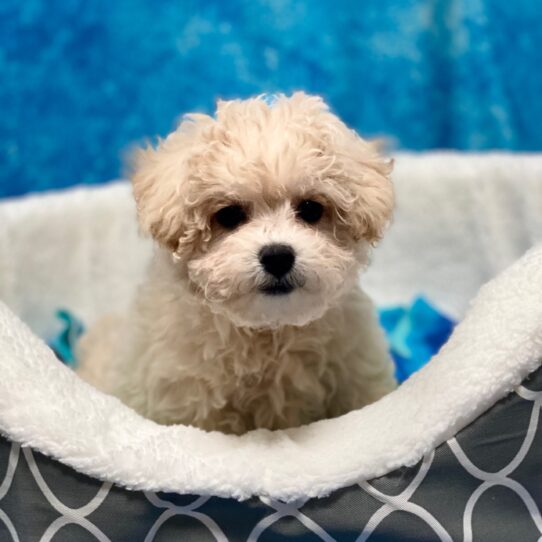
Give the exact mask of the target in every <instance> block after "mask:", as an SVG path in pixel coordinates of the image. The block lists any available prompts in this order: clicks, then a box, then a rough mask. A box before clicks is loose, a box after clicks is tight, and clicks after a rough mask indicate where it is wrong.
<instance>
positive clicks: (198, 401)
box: [79, 92, 395, 434]
mask: <svg viewBox="0 0 542 542" xmlns="http://www.w3.org/2000/svg"><path fill="white" fill-rule="evenodd" d="M390 170H391V163H390V161H387V160H384V159H383V158H382V157H381V156H379V154H378V152H377V149H376V147H375V146H374V145H372V144H371V143H368V142H367V141H364V140H363V139H362V138H360V137H359V136H358V135H357V134H356V133H355V132H353V131H352V130H350V129H348V128H347V127H346V126H345V125H344V124H343V123H342V122H341V121H340V120H339V119H338V118H337V117H336V116H334V115H333V114H332V113H330V111H329V110H328V108H327V106H326V105H325V104H324V102H323V101H322V100H321V99H320V98H318V97H314V96H307V95H306V94H304V93H300V92H298V93H295V94H293V95H292V96H291V97H286V96H282V95H281V96H278V97H276V98H275V101H274V103H271V104H270V103H269V101H268V100H266V99H264V98H255V99H249V100H244V101H240V100H234V101H221V102H219V103H218V108H217V112H216V116H215V117H210V116H207V115H201V114H193V115H188V116H187V117H186V118H185V119H184V120H183V122H182V123H181V124H180V126H179V127H178V129H177V130H176V131H174V132H173V133H172V134H170V135H169V136H168V137H167V138H166V139H165V140H163V141H161V142H160V143H159V145H158V146H157V148H147V149H145V150H141V151H140V152H139V153H138V155H137V156H136V160H135V168H134V173H133V176H132V183H133V191H134V195H135V199H136V202H137V210H138V217H139V222H140V226H141V228H142V230H143V231H144V232H147V233H149V234H150V235H152V237H153V238H154V240H155V241H156V249H155V255H154V258H153V260H152V262H151V264H150V269H149V271H148V276H147V279H146V281H145V283H144V284H143V285H142V286H141V287H140V288H139V291H138V293H137V296H136V298H135V300H134V303H133V307H132V309H131V311H130V312H129V314H126V315H125V316H123V317H114V318H109V319H106V320H103V321H102V322H101V323H99V324H98V325H97V326H96V327H95V328H94V329H92V330H91V331H90V332H89V333H88V335H87V336H86V337H85V338H84V340H83V342H82V344H81V351H80V353H81V358H82V362H81V367H80V369H79V374H80V375H81V376H82V377H83V378H85V379H86V380H88V381H89V382H91V383H93V384H94V385H96V386H97V387H99V388H101V389H103V390H104V391H106V392H109V393H112V394H114V395H116V396H118V397H119V398H120V399H121V400H122V401H123V402H125V403H126V404H127V405H129V406H131V407H133V408H134V409H135V410H136V411H137V412H139V413H140V414H142V415H143V416H146V417H148V418H150V419H152V420H155V421H156V422H159V423H163V424H175V423H183V424H191V425H194V426H197V427H200V428H203V429H206V430H219V431H223V432H227V433H237V434H240V433H244V432H246V431H248V430H251V429H255V428H269V429H280V428H287V427H293V426H299V425H302V424H306V423H309V422H312V421H315V420H319V419H322V418H329V417H334V416H338V415H340V414H343V413H345V412H348V411H350V410H353V409H358V408H360V407H363V406H364V405H367V404H369V403H372V402H373V401H375V400H377V399H379V398H380V397H382V396H383V395H384V394H386V393H388V392H390V391H391V390H392V389H393V388H394V387H395V381H394V377H393V366H392V363H391V361H390V358H389V356H388V354H387V348H386V343H385V340H384V337H383V333H382V331H381V329H380V328H379V325H378V323H377V319H376V316H375V310H374V307H373V305H372V303H371V301H370V300H369V299H368V297H367V296H366V295H365V294H364V293H363V291H362V290H361V289H360V287H359V281H358V274H359V271H360V270H361V269H363V268H364V267H365V266H366V265H367V262H368V255H369V251H370V248H371V245H373V244H374V243H375V242H376V241H377V240H378V239H379V238H380V237H381V235H382V233H383V231H384V229H385V227H386V225H387V224H388V222H389V220H390V217H391V214H392V209H393V200H394V198H393V190H392V185H391V182H390V179H389V174H390Z"/></svg>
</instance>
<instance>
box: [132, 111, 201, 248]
mask: <svg viewBox="0 0 542 542" xmlns="http://www.w3.org/2000/svg"><path fill="white" fill-rule="evenodd" d="M207 119H210V117H206V116H205V115H192V116H191V117H189V118H187V120H185V121H183V123H182V124H181V125H180V126H179V128H178V129H177V130H176V131H175V132H173V133H172V134H170V135H169V136H168V137H167V138H166V139H165V140H161V141H159V143H158V145H157V146H156V147H155V148H153V147H152V146H148V147H147V148H145V149H140V150H138V151H136V153H134V155H133V159H132V164H131V165H132V174H131V180H132V186H133V192H134V197H135V200H136V203H137V214H138V219H139V224H140V227H141V229H142V231H143V232H144V233H146V234H150V235H152V236H153V238H154V239H156V241H158V243H159V244H161V245H162V246H164V247H166V248H168V249H169V250H171V251H179V250H180V247H181V245H185V244H190V242H191V240H192V239H193V237H194V235H195V232H194V230H196V229H197V228H198V224H196V223H194V220H191V214H192V213H191V210H190V209H189V208H188V205H187V200H188V199H189V198H188V197H187V194H188V191H189V185H190V183H191V178H190V177H191V169H192V168H191V162H192V161H193V156H194V150H195V144H194V141H195V132H196V131H197V125H198V124H199V123H201V124H206V123H207ZM192 218H193V217H192Z"/></svg>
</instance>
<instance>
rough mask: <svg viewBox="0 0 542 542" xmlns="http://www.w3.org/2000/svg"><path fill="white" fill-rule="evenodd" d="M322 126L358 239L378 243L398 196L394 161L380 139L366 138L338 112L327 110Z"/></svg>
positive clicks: (340, 193)
mask: <svg viewBox="0 0 542 542" xmlns="http://www.w3.org/2000/svg"><path fill="white" fill-rule="evenodd" d="M322 120H324V121H325V122H324V125H320V126H321V129H322V131H323V132H324V133H325V134H326V136H325V147H326V148H327V149H328V151H327V152H329V153H330V154H331V155H332V156H333V157H334V159H335V160H334V166H333V169H334V170H335V173H334V174H335V176H336V177H337V180H338V186H337V194H336V198H337V200H338V201H337V202H336V203H337V204H338V205H339V207H340V210H341V211H342V213H341V214H342V219H343V222H344V223H345V225H347V226H348V227H349V228H350V231H351V233H352V236H353V237H354V239H356V240H361V239H365V240H367V241H368V242H370V243H373V244H374V243H376V242H377V241H378V240H379V239H380V238H381V237H382V235H383V234H384V230H385V229H386V226H387V225H388V224H389V222H390V220H391V216H392V213H393V208H394V205H395V196H394V190H393V185H392V183H391V179H390V174H391V171H392V169H393V161H392V160H389V159H386V158H384V157H383V156H382V155H381V153H380V148H381V146H382V145H381V142H380V141H375V142H371V141H367V140H365V139H362V138H361V137H360V136H359V135H358V134H357V133H356V132H355V131H354V130H351V129H349V128H348V127H347V126H346V125H345V124H344V123H343V122H341V121H340V120H339V119H338V118H337V117H336V116H335V115H332V114H331V113H329V112H327V111H324V112H323V113H322V114H321V115H320V121H322Z"/></svg>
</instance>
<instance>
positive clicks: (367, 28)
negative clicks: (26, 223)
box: [0, 0, 542, 196]
mask: <svg viewBox="0 0 542 542" xmlns="http://www.w3.org/2000/svg"><path fill="white" fill-rule="evenodd" d="M541 13H542V2H540V0H514V1H510V0H485V1H484V0H448V1H446V0H418V1H408V0H364V1H363V2H361V1H359V0H335V1H334V2H330V1H321V2H320V1H316V0H197V1H196V0H186V1H180V0H175V1H173V0H161V1H155V0H114V1H113V0H108V1H106V0H88V1H83V0H2V1H1V2H0V75H1V84H0V105H1V114H0V166H1V167H0V196H7V195H17V194H22V193H25V192H28V191H34V190H43V189H47V188H51V187H63V186H67V185H71V184H75V183H97V182H104V181H106V180H109V179H112V178H115V177H118V176H119V175H120V174H121V173H122V159H123V154H124V153H126V150H127V149H128V148H130V146H131V145H133V144H134V143H137V142H140V141H141V140H142V139H143V138H144V137H147V136H154V135H164V134H166V133H167V132H168V131H169V130H170V129H171V128H172V127H173V126H174V125H175V123H176V119H177V118H178V116H179V115H180V114H181V113H183V112H187V111H194V110H201V111H206V112H211V111H212V110H213V103H214V101H215V99H216V98H217V97H223V98H231V97H237V96H241V97H244V96H249V95H253V94H258V93H261V92H273V91H283V92H290V91H292V90H294V89H305V90H307V91H309V92H313V93H319V94H322V95H323V96H324V97H325V98H326V99H327V100H328V101H329V103H330V104H331V105H332V107H333V109H334V110H335V111H336V112H337V113H338V114H339V115H341V116H342V117H343V118H344V119H345V121H346V122H347V123H348V124H349V125H351V126H352V127H354V128H356V129H358V130H359V131H360V132H361V133H362V134H364V135H367V136H372V135H387V136H389V137H390V138H391V139H392V141H393V142H394V145H395V146H396V147H397V148H403V149H431V148H455V149H476V150H479V149H490V148H501V149H512V150H524V151H530V150H541V149H542V129H541V127H540V123H541V121H542V69H541V68H542V24H541V21H542V19H541Z"/></svg>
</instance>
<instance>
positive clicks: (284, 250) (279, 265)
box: [258, 244, 295, 279]
mask: <svg viewBox="0 0 542 542" xmlns="http://www.w3.org/2000/svg"><path fill="white" fill-rule="evenodd" d="M258 257H259V258H260V263H261V264H262V267H263V268H264V269H265V270H266V271H267V272H268V273H269V274H271V275H273V276H274V277H276V278H278V279H280V278H281V277H283V276H284V275H286V273H288V271H290V270H291V269H292V267H293V266H294V262H295V252H294V249H293V248H292V247H291V246H290V245H281V244H273V245H265V246H264V247H262V248H261V249H260V253H259V254H258Z"/></svg>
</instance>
